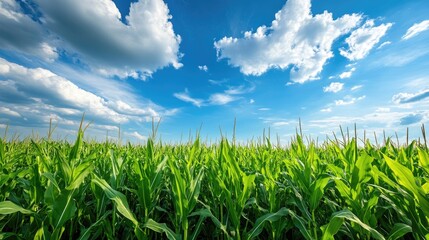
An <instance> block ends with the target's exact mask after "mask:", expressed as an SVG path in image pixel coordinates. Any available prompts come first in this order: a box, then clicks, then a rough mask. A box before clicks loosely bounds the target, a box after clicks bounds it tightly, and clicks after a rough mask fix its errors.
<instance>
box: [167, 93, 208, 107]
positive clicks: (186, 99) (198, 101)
mask: <svg viewBox="0 0 429 240" xmlns="http://www.w3.org/2000/svg"><path fill="white" fill-rule="evenodd" d="M173 95H174V96H175V97H176V98H177V99H179V100H182V101H184V102H189V103H192V104H193V105H194V106H197V107H201V106H202V105H203V103H204V100H202V99H198V98H193V97H191V96H190V95H189V91H188V89H185V92H181V93H174V94H173Z"/></svg>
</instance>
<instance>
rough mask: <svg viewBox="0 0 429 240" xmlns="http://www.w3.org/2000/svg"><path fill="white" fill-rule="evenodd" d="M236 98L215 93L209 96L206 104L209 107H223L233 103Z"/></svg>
mask: <svg viewBox="0 0 429 240" xmlns="http://www.w3.org/2000/svg"><path fill="white" fill-rule="evenodd" d="M236 99H237V98H236V97H235V96H232V95H229V94H225V93H215V94H212V95H210V97H209V100H208V104H209V105H225V104H227V103H230V102H233V101H235V100H236Z"/></svg>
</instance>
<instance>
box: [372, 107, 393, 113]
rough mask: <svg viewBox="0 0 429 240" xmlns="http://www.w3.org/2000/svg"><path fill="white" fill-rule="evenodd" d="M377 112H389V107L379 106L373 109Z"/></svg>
mask: <svg viewBox="0 0 429 240" xmlns="http://www.w3.org/2000/svg"><path fill="white" fill-rule="evenodd" d="M375 112H377V113H388V112H390V108H388V107H379V108H377V109H376V110H375Z"/></svg>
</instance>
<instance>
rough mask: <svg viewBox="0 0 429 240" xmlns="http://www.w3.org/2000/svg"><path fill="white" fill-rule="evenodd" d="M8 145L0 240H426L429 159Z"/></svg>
mask: <svg viewBox="0 0 429 240" xmlns="http://www.w3.org/2000/svg"><path fill="white" fill-rule="evenodd" d="M83 135H84V131H83V130H82V129H80V130H79V132H78V134H77V138H76V141H75V142H74V143H73V144H70V143H68V142H66V141H52V140H50V139H49V138H46V139H29V138H27V139H24V140H21V141H19V140H9V141H7V140H6V139H2V140H0V189H1V191H0V239H123V240H125V239H184V240H188V239H316V240H317V239H391V240H393V239H429V224H428V221H429V195H428V194H429V182H428V179H429V151H428V148H427V145H426V143H420V142H416V141H412V142H410V143H409V144H408V145H404V146H399V145H398V144H396V143H394V141H391V140H390V139H386V140H385V141H384V144H382V146H375V145H372V144H371V143H370V142H369V141H368V140H366V141H365V142H364V144H363V145H362V146H361V147H358V144H357V141H358V139H357V138H356V137H354V138H350V139H347V138H344V139H342V140H338V139H336V140H333V141H326V142H324V143H323V144H316V143H315V142H314V141H311V140H307V139H306V138H305V137H304V138H303V136H302V135H301V134H297V135H296V136H295V137H294V139H293V141H292V142H291V143H290V146H288V147H287V148H284V147H279V146H274V145H272V144H271V142H270V139H268V138H266V139H264V140H263V142H261V143H252V142H249V143H248V144H247V145H236V144H235V143H234V141H229V140H228V139H226V138H223V139H222V140H220V141H219V142H217V143H216V144H211V145H207V144H204V143H202V142H201V141H200V139H199V138H198V137H197V138H196V139H195V140H192V141H190V142H189V143H185V144H178V145H172V144H170V145H165V144H163V143H162V142H160V141H157V140H156V138H155V137H151V138H149V139H148V140H147V142H146V143H145V144H144V145H132V144H126V145H120V144H117V143H113V142H109V141H106V142H104V143H97V142H94V141H84V140H83V139H84V138H83Z"/></svg>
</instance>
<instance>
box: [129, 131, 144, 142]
mask: <svg viewBox="0 0 429 240" xmlns="http://www.w3.org/2000/svg"><path fill="white" fill-rule="evenodd" d="M127 135H129V136H131V137H134V138H136V139H138V140H140V141H146V140H147V137H146V136H143V135H141V134H140V133H138V132H136V131H134V132H132V133H127Z"/></svg>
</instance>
